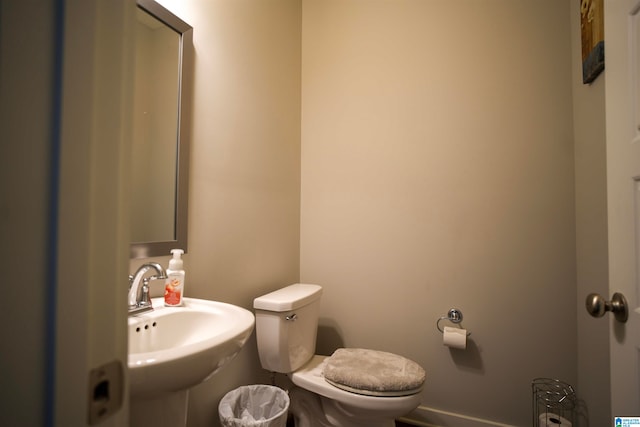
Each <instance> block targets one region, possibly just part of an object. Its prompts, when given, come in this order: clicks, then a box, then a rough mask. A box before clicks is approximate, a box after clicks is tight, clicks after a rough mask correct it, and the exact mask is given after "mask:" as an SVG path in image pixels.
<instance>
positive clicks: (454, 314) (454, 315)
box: [436, 308, 471, 336]
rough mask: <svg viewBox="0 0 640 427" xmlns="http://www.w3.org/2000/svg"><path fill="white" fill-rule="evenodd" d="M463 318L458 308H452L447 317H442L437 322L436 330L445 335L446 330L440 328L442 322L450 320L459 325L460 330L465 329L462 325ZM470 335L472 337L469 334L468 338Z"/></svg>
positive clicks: (468, 333)
mask: <svg viewBox="0 0 640 427" xmlns="http://www.w3.org/2000/svg"><path fill="white" fill-rule="evenodd" d="M462 317H463V316H462V312H461V311H460V310H458V309H457V308H452V309H450V310H449V312H448V313H447V315H446V316H441V317H440V318H439V319H438V320H437V321H436V328H437V329H438V331H440V333H441V334H444V330H443V329H442V328H441V327H440V322H442V321H443V320H448V321H449V322H451V323H453V324H455V325H458V328H460V329H464V328H463V327H462V325H461V323H462ZM469 335H471V332H467V336H469Z"/></svg>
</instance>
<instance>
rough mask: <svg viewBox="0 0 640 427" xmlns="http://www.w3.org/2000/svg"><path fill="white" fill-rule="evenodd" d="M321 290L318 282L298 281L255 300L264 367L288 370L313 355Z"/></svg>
mask: <svg viewBox="0 0 640 427" xmlns="http://www.w3.org/2000/svg"><path fill="white" fill-rule="evenodd" d="M321 294H322V287H320V286H318V285H310V284H303V283H297V284H295V285H290V286H287V287H285V288H282V289H278V290H277V291H274V292H271V293H269V294H266V295H263V296H261V297H258V298H256V299H255V300H253V308H254V309H255V311H256V338H257V341H258V354H259V355H260V363H261V364H262V367H263V368H264V369H267V370H269V371H272V372H280V373H284V374H288V373H291V372H294V371H296V370H297V369H299V368H300V367H302V366H303V365H304V364H305V363H306V362H307V361H309V360H310V359H311V357H313V355H314V353H315V351H316V336H317V332H318V314H319V311H320V295H321Z"/></svg>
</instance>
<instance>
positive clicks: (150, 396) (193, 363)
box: [128, 298, 255, 427]
mask: <svg viewBox="0 0 640 427" xmlns="http://www.w3.org/2000/svg"><path fill="white" fill-rule="evenodd" d="M183 302H184V304H183V306H181V307H165V306H164V299H163V298H153V299H152V303H153V307H154V310H153V311H150V312H145V313H142V314H138V315H135V316H130V317H129V360H128V368H129V383H130V395H131V407H130V409H131V425H132V426H145V425H150V426H172V427H173V426H180V425H185V424H186V414H187V412H186V411H187V403H188V390H189V388H191V387H193V386H195V385H197V384H199V383H201V382H203V381H205V380H206V379H207V378H209V377H211V376H212V375H213V374H215V373H216V372H217V371H219V370H220V369H221V368H222V367H223V366H224V365H225V364H226V363H227V362H229V361H230V360H232V359H233V358H234V357H235V356H236V355H237V354H238V353H239V352H240V349H242V347H243V346H244V344H245V342H246V341H247V339H248V338H249V335H251V331H252V330H253V326H254V323H255V318H254V316H253V313H251V312H250V311H248V310H245V309H244V308H241V307H237V306H235V305H231V304H225V303H221V302H216V301H207V300H202V299H196V298H184V299H183Z"/></svg>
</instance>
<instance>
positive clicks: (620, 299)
mask: <svg viewBox="0 0 640 427" xmlns="http://www.w3.org/2000/svg"><path fill="white" fill-rule="evenodd" d="M586 304H587V312H589V314H590V315H592V316H593V317H602V316H604V314H605V313H606V312H607V311H610V312H612V313H613V315H614V316H615V318H616V320H617V321H618V322H621V323H625V322H626V321H627V319H628V318H629V310H628V308H627V307H628V305H627V299H626V298H625V297H624V295H622V294H621V293H619V292H616V293H615V294H613V297H612V298H611V301H607V300H605V299H604V298H603V297H602V296H601V295H600V294H595V293H594V294H589V295H587V301H586Z"/></svg>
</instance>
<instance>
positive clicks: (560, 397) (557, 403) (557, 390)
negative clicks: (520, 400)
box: [531, 378, 576, 427]
mask: <svg viewBox="0 0 640 427" xmlns="http://www.w3.org/2000/svg"><path fill="white" fill-rule="evenodd" d="M531 389H532V391H533V427H547V426H557V427H571V426H572V425H573V422H574V410H575V407H576V392H575V391H574V389H573V387H571V385H569V384H567V383H565V382H563V381H560V380H556V379H552V378H536V379H534V380H533V381H532V383H531Z"/></svg>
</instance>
